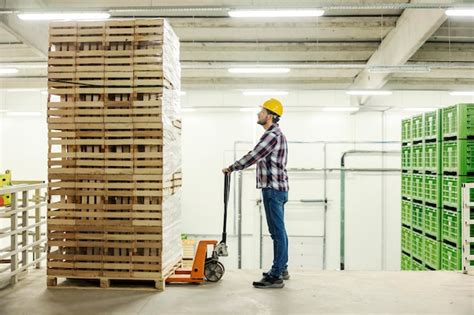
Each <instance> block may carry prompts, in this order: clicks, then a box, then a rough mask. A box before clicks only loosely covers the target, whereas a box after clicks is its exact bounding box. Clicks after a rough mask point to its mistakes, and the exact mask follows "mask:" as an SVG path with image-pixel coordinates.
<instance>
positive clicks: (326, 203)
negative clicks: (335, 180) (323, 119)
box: [323, 143, 328, 270]
mask: <svg viewBox="0 0 474 315" xmlns="http://www.w3.org/2000/svg"><path fill="white" fill-rule="evenodd" d="M323 155H324V158H323V168H324V179H323V180H324V182H323V198H324V215H323V220H324V222H323V235H324V237H323V270H326V264H327V262H326V260H327V259H326V252H327V250H326V246H327V238H326V233H327V213H328V196H327V178H328V173H327V170H326V168H327V145H326V143H325V144H323Z"/></svg>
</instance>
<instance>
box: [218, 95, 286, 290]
mask: <svg viewBox="0 0 474 315" xmlns="http://www.w3.org/2000/svg"><path fill="white" fill-rule="evenodd" d="M282 114H283V106H282V104H281V103H280V102H279V101H278V100H276V99H273V98H272V99H269V100H268V101H266V102H265V103H264V104H263V105H262V107H261V110H260V112H259V113H258V122H257V123H258V124H259V125H261V126H263V128H264V129H265V132H264V134H263V135H262V137H261V138H260V141H259V142H258V143H257V145H256V146H255V148H253V150H252V151H250V152H249V153H247V154H246V155H244V156H243V157H242V158H241V159H240V160H238V161H236V162H235V163H234V164H232V165H231V166H229V167H228V168H224V169H223V170H222V171H223V172H224V173H231V172H232V171H240V170H243V169H245V168H248V167H250V166H251V165H253V164H257V188H261V189H262V196H263V204H264V207H265V215H266V218H267V224H268V230H269V232H270V235H271V237H272V240H273V265H272V268H271V269H270V270H269V271H268V272H264V273H263V278H262V279H261V280H260V281H255V282H254V283H253V285H254V287H256V288H283V287H284V283H283V280H288V279H289V278H290V276H289V274H288V236H287V234H286V229H285V220H284V213H285V203H286V202H287V201H288V188H289V187H288V175H287V172H286V163H287V155H288V145H287V142H286V138H285V136H284V135H283V133H282V131H281V129H280V127H279V126H278V121H279V120H280V117H281V115H282Z"/></svg>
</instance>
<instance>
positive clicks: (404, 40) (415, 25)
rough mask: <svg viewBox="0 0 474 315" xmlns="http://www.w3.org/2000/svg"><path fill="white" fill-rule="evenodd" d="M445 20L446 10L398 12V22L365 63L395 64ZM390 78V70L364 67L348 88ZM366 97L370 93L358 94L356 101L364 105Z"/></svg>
mask: <svg viewBox="0 0 474 315" xmlns="http://www.w3.org/2000/svg"><path fill="white" fill-rule="evenodd" d="M445 20H446V14H445V10H441V9H417V10H413V9H408V10H405V11H404V12H403V14H402V15H401V16H400V18H399V20H398V23H397V26H396V27H395V28H394V29H393V30H392V31H391V32H390V33H389V34H388V35H387V36H386V37H385V38H384V40H383V41H382V43H381V44H380V47H379V48H378V49H377V50H376V51H375V53H374V54H373V55H372V56H371V57H370V59H369V61H368V62H367V65H368V66H372V65H391V66H396V65H403V64H405V63H406V62H407V61H408V60H409V59H410V58H411V57H412V56H413V55H414V54H415V53H416V52H417V51H418V49H420V47H421V46H422V45H423V44H424V43H425V42H426V41H427V40H428V39H429V38H430V37H431V36H432V35H433V33H434V32H436V30H438V29H439V27H440V26H441V25H442V24H443V22H444V21H445ZM389 78H390V74H373V73H369V71H368V70H363V71H361V72H360V73H359V74H358V76H357V77H356V78H355V80H354V83H353V85H352V86H351V89H354V90H358V89H360V90H372V89H380V88H382V87H383V86H384V85H385V84H386V83H387V82H388V80H389ZM368 99H369V97H367V96H363V97H360V98H357V102H358V103H359V105H363V104H365V103H366V102H367V101H368Z"/></svg>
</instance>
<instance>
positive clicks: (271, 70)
mask: <svg viewBox="0 0 474 315" xmlns="http://www.w3.org/2000/svg"><path fill="white" fill-rule="evenodd" d="M227 70H228V71H229V72H230V73H263V74H265V73H288V72H290V68H229V69H227Z"/></svg>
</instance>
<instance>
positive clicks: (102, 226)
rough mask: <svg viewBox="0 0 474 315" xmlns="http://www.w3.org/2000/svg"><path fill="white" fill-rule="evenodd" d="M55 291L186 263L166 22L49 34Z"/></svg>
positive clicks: (173, 60)
mask: <svg viewBox="0 0 474 315" xmlns="http://www.w3.org/2000/svg"><path fill="white" fill-rule="evenodd" d="M48 88H49V100H48V128H49V160H48V161H49V164H48V165H49V173H48V174H49V198H50V200H49V207H48V264H47V265H48V266H47V267H48V271H47V273H48V285H50V286H54V285H56V284H57V278H62V277H65V278H66V277H67V278H93V279H100V280H101V286H108V285H109V283H110V280H114V279H138V280H154V281H155V282H156V287H157V288H162V286H163V283H164V279H165V277H166V276H167V275H168V274H170V273H171V272H173V269H174V268H176V267H177V265H178V264H179V262H180V259H181V255H182V248H181V239H180V233H181V231H180V226H179V224H180V192H179V191H180V189H179V187H180V186H181V173H180V169H181V152H180V134H181V122H180V117H179V90H180V64H179V40H178V38H177V36H176V35H175V33H174V32H173V30H172V29H171V27H170V26H169V24H168V23H167V22H166V20H163V19H146V20H145V19H143V20H120V21H117V20H115V21H101V22H63V23H53V24H51V25H50V47H49V58H48Z"/></svg>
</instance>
